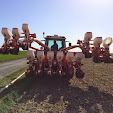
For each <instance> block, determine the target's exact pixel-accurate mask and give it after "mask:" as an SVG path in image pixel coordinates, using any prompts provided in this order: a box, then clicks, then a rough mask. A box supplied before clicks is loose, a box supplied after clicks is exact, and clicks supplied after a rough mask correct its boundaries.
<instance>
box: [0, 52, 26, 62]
mask: <svg viewBox="0 0 113 113" xmlns="http://www.w3.org/2000/svg"><path fill="white" fill-rule="evenodd" d="M26 56H27V51H20V52H19V54H18V55H12V54H8V55H7V54H6V55H5V54H0V63H1V62H6V61H10V60H16V59H20V58H25V57H26Z"/></svg>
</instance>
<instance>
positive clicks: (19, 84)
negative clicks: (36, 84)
mask: <svg viewBox="0 0 113 113" xmlns="http://www.w3.org/2000/svg"><path fill="white" fill-rule="evenodd" d="M27 68H28V66H26V67H24V68H21V69H20V70H18V71H16V72H14V73H12V74H10V75H8V76H7V77H4V78H3V79H4V80H3V81H7V80H8V81H9V82H11V81H12V80H14V79H15V78H16V77H17V76H19V75H20V74H22V73H23V72H24V71H26V69H27ZM9 82H8V83H9ZM30 82H31V79H27V78H26V77H25V75H23V76H22V77H21V78H20V79H19V80H17V81H16V82H15V83H14V84H13V85H12V86H10V87H9V88H8V89H6V90H5V91H4V92H3V93H1V94H0V113H8V112H9V110H10V109H11V107H12V106H14V105H15V104H16V102H18V101H19V100H20V99H21V95H22V94H23V92H24V91H25V90H26V88H27V87H28V85H29V83H30ZM1 83H2V85H1V84H0V85H1V86H2V87H3V86H4V83H3V82H1Z"/></svg>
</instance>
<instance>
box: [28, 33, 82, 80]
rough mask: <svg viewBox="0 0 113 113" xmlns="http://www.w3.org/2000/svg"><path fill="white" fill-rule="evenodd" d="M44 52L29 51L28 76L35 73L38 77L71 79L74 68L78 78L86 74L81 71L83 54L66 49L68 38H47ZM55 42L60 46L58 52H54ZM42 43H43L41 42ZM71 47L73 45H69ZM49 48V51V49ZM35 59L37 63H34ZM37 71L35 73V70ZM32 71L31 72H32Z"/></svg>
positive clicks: (55, 36)
mask: <svg viewBox="0 0 113 113" xmlns="http://www.w3.org/2000/svg"><path fill="white" fill-rule="evenodd" d="M44 41H45V45H43V44H41V45H43V47H44V49H43V50H37V49H36V51H35V53H34V52H33V51H31V50H29V51H28V54H27V56H28V59H30V56H32V59H30V62H29V63H30V64H31V65H30V67H29V69H28V70H27V72H26V76H30V75H32V74H33V73H35V75H36V76H38V77H41V76H46V75H47V76H53V77H57V78H58V77H61V78H67V79H71V78H72V77H73V75H74V67H75V68H76V77H77V78H83V77H84V72H83V71H82V70H81V66H82V64H81V59H82V57H83V53H82V52H77V53H75V52H68V51H67V50H66V49H67V48H66V38H65V37H64V36H58V35H54V36H46V37H45V40H44ZM54 42H56V43H57V45H58V50H53V49H52V45H54ZM40 43H41V42H40ZM69 46H71V43H69ZM47 48H48V49H47ZM34 58H35V61H34ZM34 67H35V70H34V71H33V68H34ZM30 70H31V71H30Z"/></svg>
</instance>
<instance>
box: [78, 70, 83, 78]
mask: <svg viewBox="0 0 113 113" xmlns="http://www.w3.org/2000/svg"><path fill="white" fill-rule="evenodd" d="M76 77H77V78H80V79H81V78H84V72H83V71H82V70H77V71H76Z"/></svg>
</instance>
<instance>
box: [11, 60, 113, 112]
mask: <svg viewBox="0 0 113 113" xmlns="http://www.w3.org/2000/svg"><path fill="white" fill-rule="evenodd" d="M82 63H83V64H84V65H83V67H82V69H83V71H84V72H85V77H84V78H83V79H81V80H79V79H77V78H76V77H75V75H74V77H73V78H72V79H71V80H70V81H69V82H68V81H65V80H63V81H62V80H55V79H35V80H33V81H32V83H31V85H30V87H28V88H27V90H26V91H25V92H24V93H23V95H22V98H21V100H20V101H19V102H18V103H17V104H16V105H15V106H14V107H13V108H12V109H11V110H10V112H11V113H113V64H105V63H100V64H98V63H93V62H92V59H83V61H82Z"/></svg>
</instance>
